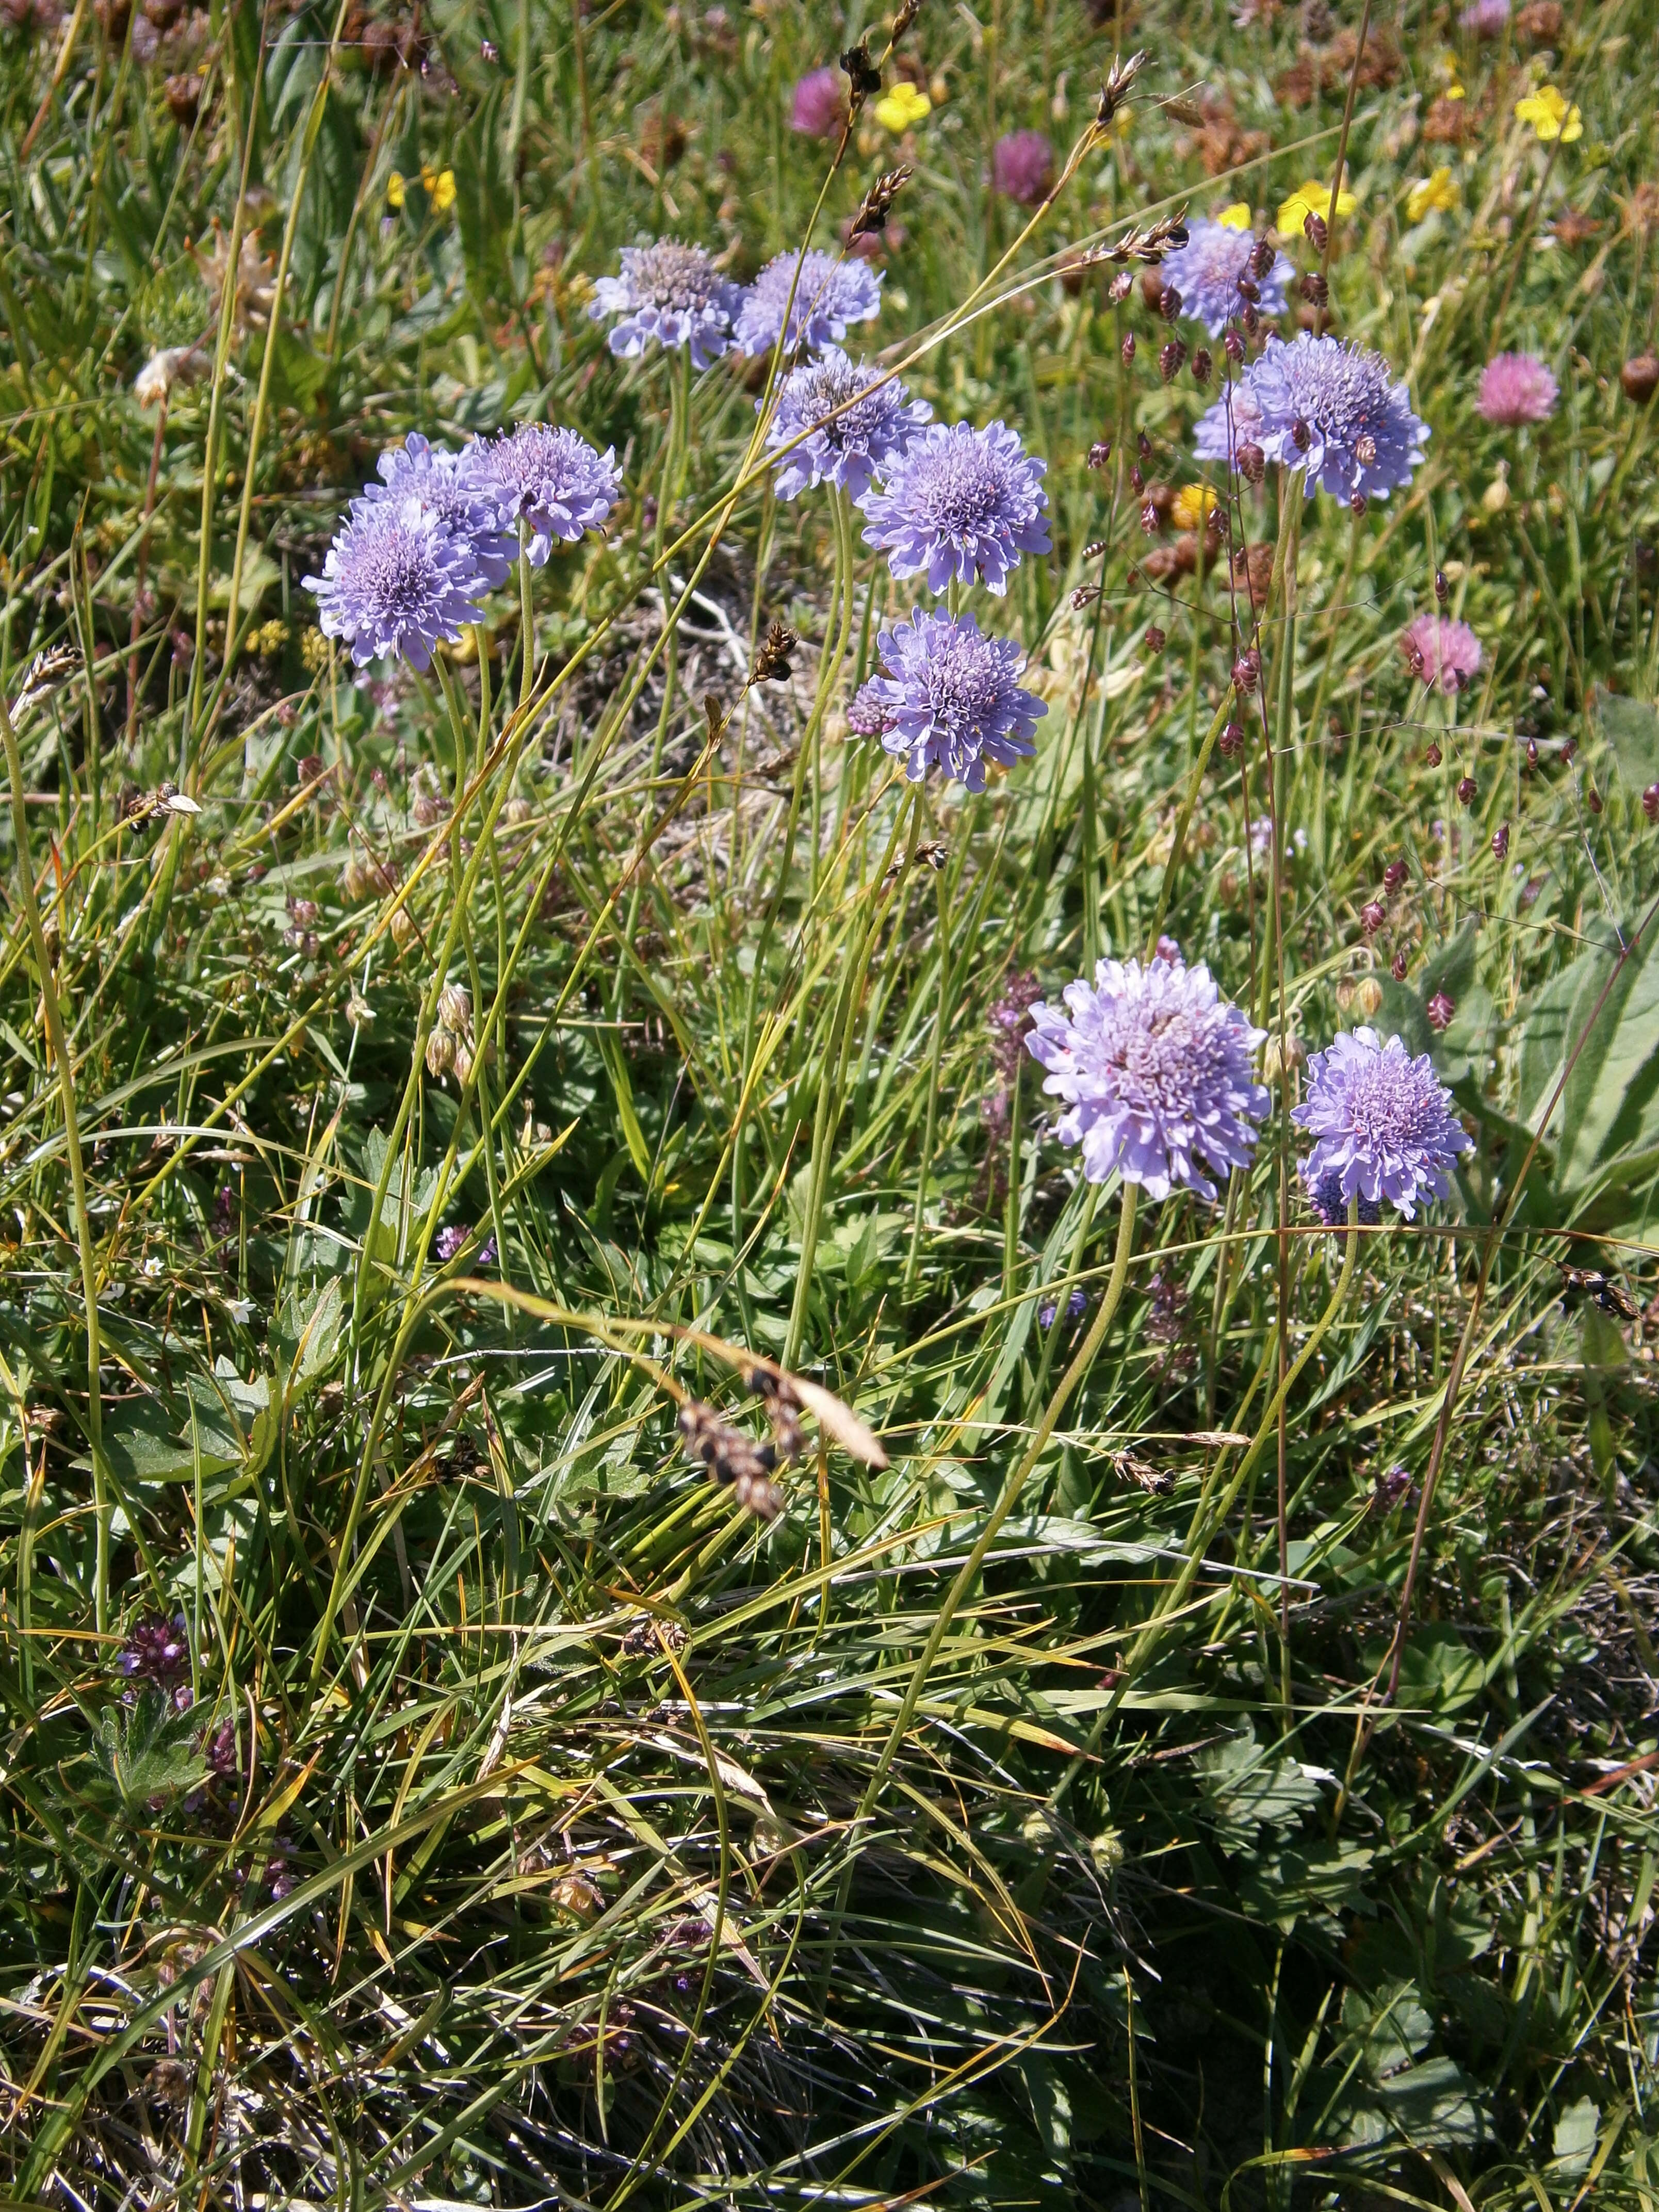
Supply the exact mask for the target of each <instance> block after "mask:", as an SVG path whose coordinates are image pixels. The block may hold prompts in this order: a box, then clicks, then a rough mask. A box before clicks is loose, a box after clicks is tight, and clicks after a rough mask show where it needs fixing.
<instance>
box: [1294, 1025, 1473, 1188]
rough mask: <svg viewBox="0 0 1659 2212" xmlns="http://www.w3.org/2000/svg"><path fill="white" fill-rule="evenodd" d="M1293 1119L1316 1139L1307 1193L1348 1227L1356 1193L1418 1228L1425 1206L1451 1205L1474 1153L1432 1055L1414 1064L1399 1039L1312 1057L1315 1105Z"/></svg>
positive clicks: (1370, 1035) (1364, 1038) (1358, 1033)
mask: <svg viewBox="0 0 1659 2212" xmlns="http://www.w3.org/2000/svg"><path fill="white" fill-rule="evenodd" d="M1291 1120H1292V1121H1294V1122H1296V1123H1297V1125H1298V1126H1299V1127H1302V1128H1304V1129H1309V1130H1311V1131H1312V1133H1313V1136H1314V1139H1315V1143H1314V1148H1313V1150H1312V1151H1311V1152H1310V1153H1309V1155H1308V1157H1307V1158H1306V1159H1305V1160H1304V1161H1303V1163H1302V1165H1301V1169H1300V1174H1301V1176H1302V1180H1303V1182H1304V1184H1305V1185H1306V1186H1307V1188H1308V1189H1309V1190H1310V1192H1311V1193H1313V1194H1315V1198H1316V1202H1321V1201H1325V1200H1330V1199H1332V1198H1335V1199H1336V1200H1340V1205H1341V1210H1342V1216H1343V1218H1344V1219H1345V1220H1346V1218H1347V1211H1348V1200H1349V1199H1350V1198H1352V1196H1353V1194H1354V1193H1355V1192H1356V1191H1357V1192H1358V1194H1359V1196H1360V1198H1361V1199H1362V1200H1364V1199H1370V1200H1374V1201H1376V1202H1379V1203H1381V1202H1383V1201H1386V1202H1387V1203H1388V1204H1389V1205H1390V1206H1398V1207H1399V1209H1400V1211H1401V1213H1403V1214H1404V1215H1405V1217H1406V1218H1407V1221H1410V1220H1411V1219H1413V1217H1414V1214H1415V1212H1416V1207H1417V1204H1418V1201H1419V1199H1424V1198H1444V1197H1445V1195H1446V1194H1447V1192H1448V1191H1449V1189H1450V1188H1451V1185H1450V1182H1449V1177H1448V1172H1447V1171H1448V1170H1449V1168H1450V1167H1451V1166H1452V1164H1453V1163H1454V1162H1455V1159H1456V1158H1457V1155H1458V1154H1459V1153H1460V1152H1468V1151H1469V1150H1470V1149H1471V1148H1472V1146H1473V1143H1474V1139H1472V1138H1471V1137H1469V1136H1468V1134H1467V1133H1466V1132H1465V1130H1464V1128H1463V1126H1462V1123H1461V1122H1460V1121H1458V1119H1457V1117H1456V1115H1455V1114H1454V1113H1453V1112H1452V1110H1451V1093H1450V1091H1448V1090H1447V1089H1446V1087H1445V1086H1444V1085H1443V1083H1442V1082H1441V1080H1440V1079H1439V1077H1438V1076H1437V1074H1436V1073H1435V1072H1434V1062H1433V1061H1432V1060H1431V1059H1430V1058H1429V1056H1428V1054H1426V1053H1425V1054H1423V1056H1422V1057H1421V1059H1419V1060H1413V1058H1412V1056H1411V1054H1409V1053H1408V1052H1407V1049H1406V1048H1405V1046H1404V1045H1403V1044H1402V1043H1401V1041H1400V1039H1399V1038H1398V1037H1397V1036H1391V1037H1390V1038H1389V1041H1388V1042H1387V1043H1386V1044H1383V1043H1381V1042H1379V1041H1378V1039H1377V1036H1376V1031H1375V1030H1368V1029H1360V1030H1352V1032H1351V1033H1350V1034H1348V1035H1346V1036H1339V1037H1338V1038H1336V1040H1335V1041H1334V1042H1333V1043H1332V1044H1331V1045H1330V1046H1329V1047H1328V1048H1327V1049H1326V1050H1325V1051H1324V1052H1316V1053H1312V1054H1310V1055H1309V1059H1308V1095H1307V1097H1305V1098H1304V1101H1303V1103H1301V1105H1299V1106H1297V1107H1296V1108H1295V1109H1293V1110H1292V1112H1291ZM1331 1177H1334V1178H1335V1182H1334V1187H1333V1185H1332V1184H1331V1183H1330V1182H1328V1178H1331Z"/></svg>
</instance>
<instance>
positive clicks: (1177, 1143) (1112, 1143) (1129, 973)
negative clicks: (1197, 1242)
mask: <svg viewBox="0 0 1659 2212" xmlns="http://www.w3.org/2000/svg"><path fill="white" fill-rule="evenodd" d="M1062 996H1063V998H1064V1000H1065V1008H1064V1010H1063V1011H1062V1009H1061V1008H1060V1007H1059V1006H1048V1005H1046V1004H1042V1003H1039V1004H1038V1005H1036V1006H1033V1007H1032V1009H1031V1030H1030V1036H1028V1037H1027V1038H1026V1040H1025V1048H1026V1050H1027V1051H1028V1052H1029V1053H1030V1055H1031V1057H1032V1059H1033V1060H1038V1061H1040V1062H1041V1064H1042V1066H1044V1067H1046V1068H1047V1069H1048V1080H1047V1082H1045V1083H1044V1085H1043V1086H1042V1087H1043V1089H1044V1091H1047V1092H1048V1093H1049V1095H1050V1096H1051V1097H1058V1098H1063V1099H1064V1100H1065V1101H1066V1109H1067V1110H1066V1113H1065V1114H1063V1115H1061V1116H1060V1122H1059V1125H1058V1127H1057V1131H1056V1133H1057V1134H1058V1136H1059V1138H1060V1142H1061V1143H1062V1144H1066V1145H1081V1146H1082V1147H1083V1172H1084V1175H1085V1176H1086V1177H1087V1179H1088V1180H1089V1182H1105V1180H1106V1178H1107V1176H1109V1175H1110V1174H1111V1173H1112V1172H1113V1170H1116V1171H1117V1172H1118V1173H1119V1174H1120V1175H1121V1176H1122V1177H1123V1179H1124V1181H1125V1182H1138V1183H1139V1184H1140V1185H1141V1186H1142V1188H1144V1189H1145V1190H1146V1194H1147V1196H1148V1197H1149V1198H1158V1199H1163V1198H1167V1197H1168V1196H1169V1194H1170V1191H1171V1189H1172V1188H1174V1187H1175V1185H1176V1183H1181V1182H1184V1183H1189V1184H1190V1185H1191V1186H1192V1188H1194V1190H1195V1191H1197V1192H1199V1193H1200V1195H1201V1196H1203V1197H1205V1198H1209V1199H1213V1198H1214V1196H1215V1194H1216V1192H1215V1185H1214V1184H1213V1183H1212V1182H1211V1181H1210V1180H1209V1178H1208V1176H1206V1174H1205V1172H1204V1170H1205V1167H1206V1166H1208V1167H1210V1168H1212V1169H1213V1170H1215V1172H1216V1173H1217V1174H1225V1172H1226V1171H1227V1170H1230V1169H1232V1168H1247V1167H1249V1164H1250V1155H1251V1152H1252V1151H1253V1149H1254V1147H1255V1135H1256V1133H1255V1130H1254V1129H1253V1128H1252V1127H1251V1126H1250V1124H1251V1123H1252V1122H1253V1121H1261V1119H1262V1118H1263V1117H1264V1116H1265V1115H1266V1114H1267V1108H1268V1103H1269V1101H1268V1097H1267V1091H1265V1090H1264V1089H1263V1088H1262V1086H1261V1085H1260V1084H1259V1083H1257V1082H1256V1081H1255V1079H1254V1078H1253V1077H1252V1076H1251V1073H1250V1057H1251V1054H1253V1053H1254V1052H1255V1048H1256V1047H1257V1045H1259V1044H1260V1043H1261V1040H1262V1038H1263V1036H1265V1035H1266V1032H1265V1030H1257V1029H1252V1028H1251V1026H1250V1024H1249V1019H1248V1018H1246V1016H1245V1015H1244V1014H1243V1013H1242V1012H1240V1010H1239V1009H1238V1008H1237V1006H1231V1005H1230V1004H1229V1003H1228V1001H1227V1000H1225V999H1224V998H1223V997H1222V996H1221V994H1220V993H1219V991H1218V990H1217V988H1216V986H1215V981H1214V979H1213V978H1212V975H1211V974H1210V971H1209V969H1207V968H1206V967H1205V966H1203V965H1202V963H1200V965H1199V966H1197V967H1196V968H1188V966H1187V964H1186V963H1185V962H1184V961H1182V960H1152V961H1149V962H1148V963H1147V964H1146V967H1144V968H1143V967H1142V966H1141V964H1140V963H1139V961H1138V960H1102V961H1100V962H1099V963H1097V966H1096V969H1095V980H1094V982H1093V984H1092V985H1091V984H1090V983H1088V982H1087V981H1085V980H1084V979H1083V978H1082V977H1079V979H1078V981H1076V982H1075V983H1068V984H1067V985H1066V989H1065V991H1064V993H1063V994H1062Z"/></svg>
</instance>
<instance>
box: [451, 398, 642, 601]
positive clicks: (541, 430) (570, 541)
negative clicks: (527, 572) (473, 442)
mask: <svg viewBox="0 0 1659 2212" xmlns="http://www.w3.org/2000/svg"><path fill="white" fill-rule="evenodd" d="M477 469H478V473H479V475H480V476H481V477H482V476H485V475H486V474H487V477H488V481H489V486H490V489H492V490H493V492H494V493H495V497H496V499H497V501H499V502H500V506H501V515H502V519H503V520H512V521H513V522H518V521H520V520H522V521H524V522H526V523H528V525H529V526H530V531H531V538H530V544H529V547H528V550H529V554H530V564H531V566H532V568H540V567H541V566H542V565H543V563H544V562H545V561H546V559H547V556H548V555H549V554H550V552H551V551H552V550H553V541H554V539H555V538H559V539H562V541H563V543H564V544H567V545H574V544H575V542H576V540H577V539H578V538H580V537H581V536H582V534H583V532H586V531H589V530H598V529H599V527H600V526H601V525H602V524H603V523H604V521H605V517H606V516H607V515H608V514H609V513H610V512H611V508H612V507H615V505H616V504H617V496H618V495H619V494H620V492H621V490H622V471H621V470H620V469H618V467H617V456H616V453H615V451H614V449H610V450H607V451H606V452H605V453H596V452H595V451H594V449H593V447H592V446H590V445H589V444H588V442H587V441H586V438H579V437H578V436H577V435H576V433H575V432H574V430H566V429H563V428H558V429H556V428H552V427H550V425H549V424H548V423H545V422H526V423H523V424H521V425H520V428H518V429H516V430H514V431H513V432H512V433H511V434H510V435H507V436H505V437H501V438H495V439H492V440H490V441H489V442H488V443H487V444H486V445H484V446H483V450H482V452H481V453H480V454H479V456H478V460H477Z"/></svg>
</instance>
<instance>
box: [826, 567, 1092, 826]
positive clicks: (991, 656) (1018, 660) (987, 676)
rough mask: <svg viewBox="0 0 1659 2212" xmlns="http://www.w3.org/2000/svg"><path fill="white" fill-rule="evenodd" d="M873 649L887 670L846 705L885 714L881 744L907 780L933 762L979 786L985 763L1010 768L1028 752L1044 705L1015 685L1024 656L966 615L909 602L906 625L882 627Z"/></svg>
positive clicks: (982, 785) (1045, 710)
mask: <svg viewBox="0 0 1659 2212" xmlns="http://www.w3.org/2000/svg"><path fill="white" fill-rule="evenodd" d="M876 651H877V654H878V658H879V659H880V660H881V663H882V665H883V667H884V669H885V670H886V671H887V673H886V674H885V675H884V676H877V677H872V678H871V679H870V681H869V683H867V684H865V685H864V686H863V688H862V689H861V690H860V693H859V699H858V702H854V703H855V704H858V703H860V702H864V703H865V704H866V705H867V706H868V707H869V708H872V709H874V708H879V709H880V711H881V712H882V713H883V714H885V715H886V716H887V718H888V720H887V727H886V728H885V729H884V731H883V732H882V733H881V742H882V745H883V747H884V750H886V751H888V752H890V753H891V754H892V756H893V757H894V758H895V759H896V760H901V761H902V762H903V763H904V773H905V775H906V776H907V777H908V780H909V781H910V782H912V783H920V782H921V779H922V778H923V776H925V775H927V771H928V769H930V768H940V769H944V771H945V774H946V775H949V776H953V777H954V778H955V779H956V781H957V782H958V783H963V784H966V786H967V787H968V788H969V791H983V790H984V788H985V763H986V762H987V761H994V762H995V763H997V764H998V765H999V766H1000V767H1003V768H1012V766H1013V764H1014V763H1015V762H1016V761H1018V760H1026V759H1029V758H1030V756H1031V755H1032V754H1033V753H1034V752H1035V751H1036V745H1035V744H1033V743H1032V742H1031V732H1032V730H1033V729H1034V728H1035V727H1036V724H1037V722H1038V721H1039V720H1041V718H1042V716H1043V715H1044V714H1047V713H1048V707H1047V705H1046V704H1045V703H1044V702H1043V701H1042V700H1041V699H1038V698H1036V697H1035V696H1033V695H1032V694H1031V693H1030V691H1022V690H1020V688H1019V684H1018V681H1017V679H1018V677H1019V676H1020V675H1021V673H1022V672H1023V671H1024V666H1025V656H1024V653H1021V651H1020V649H1019V647H1018V646H1017V645H1014V644H1012V643H1011V642H1010V641H1009V640H1008V639H1006V638H1000V637H987V636H985V635H983V633H982V632H981V629H980V627H979V624H978V623H976V622H975V620H974V618H973V617H972V616H971V615H957V616H955V617H952V616H950V615H933V614H925V613H924V612H923V611H922V610H921V608H920V607H917V608H916V609H915V610H914V611H913V612H912V614H911V617H910V619H909V621H908V623H904V624H902V626H901V627H900V628H899V629H884V630H883V631H882V633H881V635H879V637H878V639H877V640H876Z"/></svg>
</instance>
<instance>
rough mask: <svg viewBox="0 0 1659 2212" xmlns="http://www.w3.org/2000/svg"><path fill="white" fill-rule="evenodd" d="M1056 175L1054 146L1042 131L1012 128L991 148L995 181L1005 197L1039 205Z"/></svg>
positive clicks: (993, 181)
mask: <svg viewBox="0 0 1659 2212" xmlns="http://www.w3.org/2000/svg"><path fill="white" fill-rule="evenodd" d="M1053 182H1054V148H1053V147H1052V146H1051V145H1050V144H1049V143H1048V140H1047V139H1046V138H1045V137H1043V135H1042V131H1010V132H1009V133H1008V135H1007V137H1006V138H999V139H998V140H997V143H996V144H995V145H994V147H993V148H992V149H991V183H992V185H993V186H994V188H995V190H996V191H1000V193H1001V194H1002V196H1003V197H1004V198H1005V199H1011V200H1018V202H1019V204H1020V205H1021V206H1022V207H1036V204H1037V203H1038V202H1039V201H1040V200H1041V199H1042V197H1043V196H1044V195H1045V194H1046V193H1047V191H1048V187H1049V185H1051V184H1052V183H1053Z"/></svg>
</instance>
